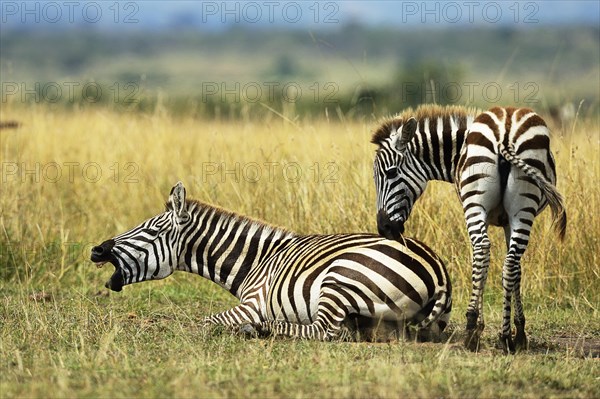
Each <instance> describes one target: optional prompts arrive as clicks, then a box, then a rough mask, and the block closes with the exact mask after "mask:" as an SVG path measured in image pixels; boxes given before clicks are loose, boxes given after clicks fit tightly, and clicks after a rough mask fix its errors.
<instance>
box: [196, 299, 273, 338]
mask: <svg viewBox="0 0 600 399" xmlns="http://www.w3.org/2000/svg"><path fill="white" fill-rule="evenodd" d="M202 322H203V323H204V324H212V325H220V326H225V327H227V328H229V329H231V330H236V329H237V330H238V332H241V333H242V334H243V335H246V336H256V335H257V332H256V330H255V329H254V327H253V326H256V325H259V324H260V322H261V318H260V315H259V313H258V312H257V311H256V309H255V308H254V307H253V306H251V305H247V304H239V305H238V306H236V307H234V308H231V309H229V310H226V311H225V312H221V313H217V314H214V315H212V316H208V317H206V318H205V319H204V320H203V321H202Z"/></svg>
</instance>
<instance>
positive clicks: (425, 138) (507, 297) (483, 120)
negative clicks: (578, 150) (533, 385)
mask: <svg viewBox="0 0 600 399" xmlns="http://www.w3.org/2000/svg"><path fill="white" fill-rule="evenodd" d="M372 142H373V143H375V144H377V145H378V146H379V148H378V150H377V154H376V156H375V161H374V179H375V187H376V190H377V209H378V213H377V225H378V229H379V233H380V234H381V235H383V236H385V237H388V238H397V237H398V236H399V235H400V234H401V233H402V232H403V231H404V223H405V221H406V220H407V219H408V217H409V215H410V213H411V210H412V208H413V205H414V203H415V201H416V200H417V199H418V198H419V196H420V195H421V194H422V193H423V191H424V190H425V187H426V185H427V182H428V181H429V180H442V181H448V182H453V183H455V184H456V188H457V192H458V194H459V197H460V200H461V202H462V205H463V210H464V213H465V220H466V224H467V230H468V233H469V237H470V240H471V243H472V246H473V288H472V294H471V299H470V302H469V307H468V310H467V332H468V334H467V339H466V342H465V344H466V345H467V346H468V347H469V348H471V349H477V347H478V342H479V335H480V333H481V331H482V329H483V325H484V321H483V301H482V297H483V291H484V287H485V282H486V278H487V270H488V267H489V258H490V242H489V238H488V234H487V226H488V225H495V226H502V227H503V228H504V232H505V238H506V245H507V255H506V258H505V262H504V268H503V272H502V285H503V288H504V312H503V322H502V330H501V333H500V338H501V341H502V344H503V346H504V348H505V350H507V351H511V352H513V351H514V350H515V344H516V345H517V347H525V346H526V344H527V340H526V335H525V330H524V329H525V317H524V315H523V307H522V303H521V292H520V282H521V265H520V262H521V257H522V256H523V253H524V252H525V249H526V248H527V243H528V241H529V235H530V231H531V227H532V225H533V221H534V218H535V216H536V215H538V214H539V213H540V212H541V211H542V210H543V209H544V208H545V207H546V205H548V204H549V205H550V208H551V209H552V213H553V217H554V221H555V225H556V227H557V229H558V232H559V235H560V237H561V239H562V238H563V237H564V234H565V229H566V224H567V219H566V213H565V208H564V205H563V200H562V198H561V196H560V194H559V193H558V191H557V190H556V187H555V184H556V171H555V164H554V158H553V156H552V153H551V152H550V138H549V132H548V128H547V126H546V124H545V122H544V120H543V119H542V118H541V117H540V116H539V115H537V114H536V113H535V112H533V111H532V110H530V109H527V108H499V107H496V108H492V109H490V110H489V111H487V112H480V111H478V110H475V109H467V108H463V107H440V106H435V105H427V106H422V107H419V108H418V109H417V110H415V111H413V110H407V111H405V112H403V113H402V114H401V115H399V116H398V117H395V118H393V119H390V120H388V121H386V122H384V123H383V124H382V125H381V126H380V127H379V128H378V129H377V130H376V132H375V133H374V135H373V138H372ZM513 298H514V302H515V320H514V321H515V325H516V328H517V333H516V337H515V341H514V342H513V338H512V336H511V332H510V326H511V305H512V304H511V301H512V299H513Z"/></svg>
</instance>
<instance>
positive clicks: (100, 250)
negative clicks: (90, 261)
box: [92, 245, 104, 256]
mask: <svg viewBox="0 0 600 399" xmlns="http://www.w3.org/2000/svg"><path fill="white" fill-rule="evenodd" d="M92 254H93V255H96V256H100V255H103V254H104V248H103V247H102V246H101V245H98V246H97V247H94V248H92Z"/></svg>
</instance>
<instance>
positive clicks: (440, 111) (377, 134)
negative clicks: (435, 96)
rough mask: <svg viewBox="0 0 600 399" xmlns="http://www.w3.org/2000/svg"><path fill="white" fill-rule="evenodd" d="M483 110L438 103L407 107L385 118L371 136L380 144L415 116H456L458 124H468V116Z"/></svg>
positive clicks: (428, 117) (374, 142)
mask: <svg viewBox="0 0 600 399" xmlns="http://www.w3.org/2000/svg"><path fill="white" fill-rule="evenodd" d="M481 112H482V111H481V110H479V109H477V108H475V107H465V106H461V105H446V106H442V105H437V104H424V105H419V106H418V107H417V109H414V110H413V109H412V108H411V107H408V108H406V109H405V110H404V111H402V112H401V113H398V114H396V115H395V116H392V117H388V118H384V119H383V120H382V121H381V122H380V124H379V127H377V129H376V130H375V131H374V132H373V136H372V137H371V143H373V144H377V145H380V144H381V143H382V142H383V141H384V140H386V139H387V138H388V137H390V134H391V133H392V131H395V130H396V129H397V128H398V127H400V126H402V125H403V124H404V122H405V121H406V120H407V119H409V118H411V117H413V118H415V119H416V120H417V121H420V120H422V119H437V118H448V117H451V118H454V119H455V120H457V125H463V124H466V119H467V117H468V116H473V117H474V116H477V115H478V114H480V113H481Z"/></svg>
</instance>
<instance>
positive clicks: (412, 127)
mask: <svg viewBox="0 0 600 399" xmlns="http://www.w3.org/2000/svg"><path fill="white" fill-rule="evenodd" d="M416 132H417V120H416V119H415V118H410V119H409V120H407V121H406V123H404V125H402V131H401V132H400V134H398V135H397V136H396V137H395V138H394V147H395V148H396V150H397V151H398V152H404V151H405V150H406V148H407V146H408V143H410V141H411V140H412V139H413V137H415V133H416Z"/></svg>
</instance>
